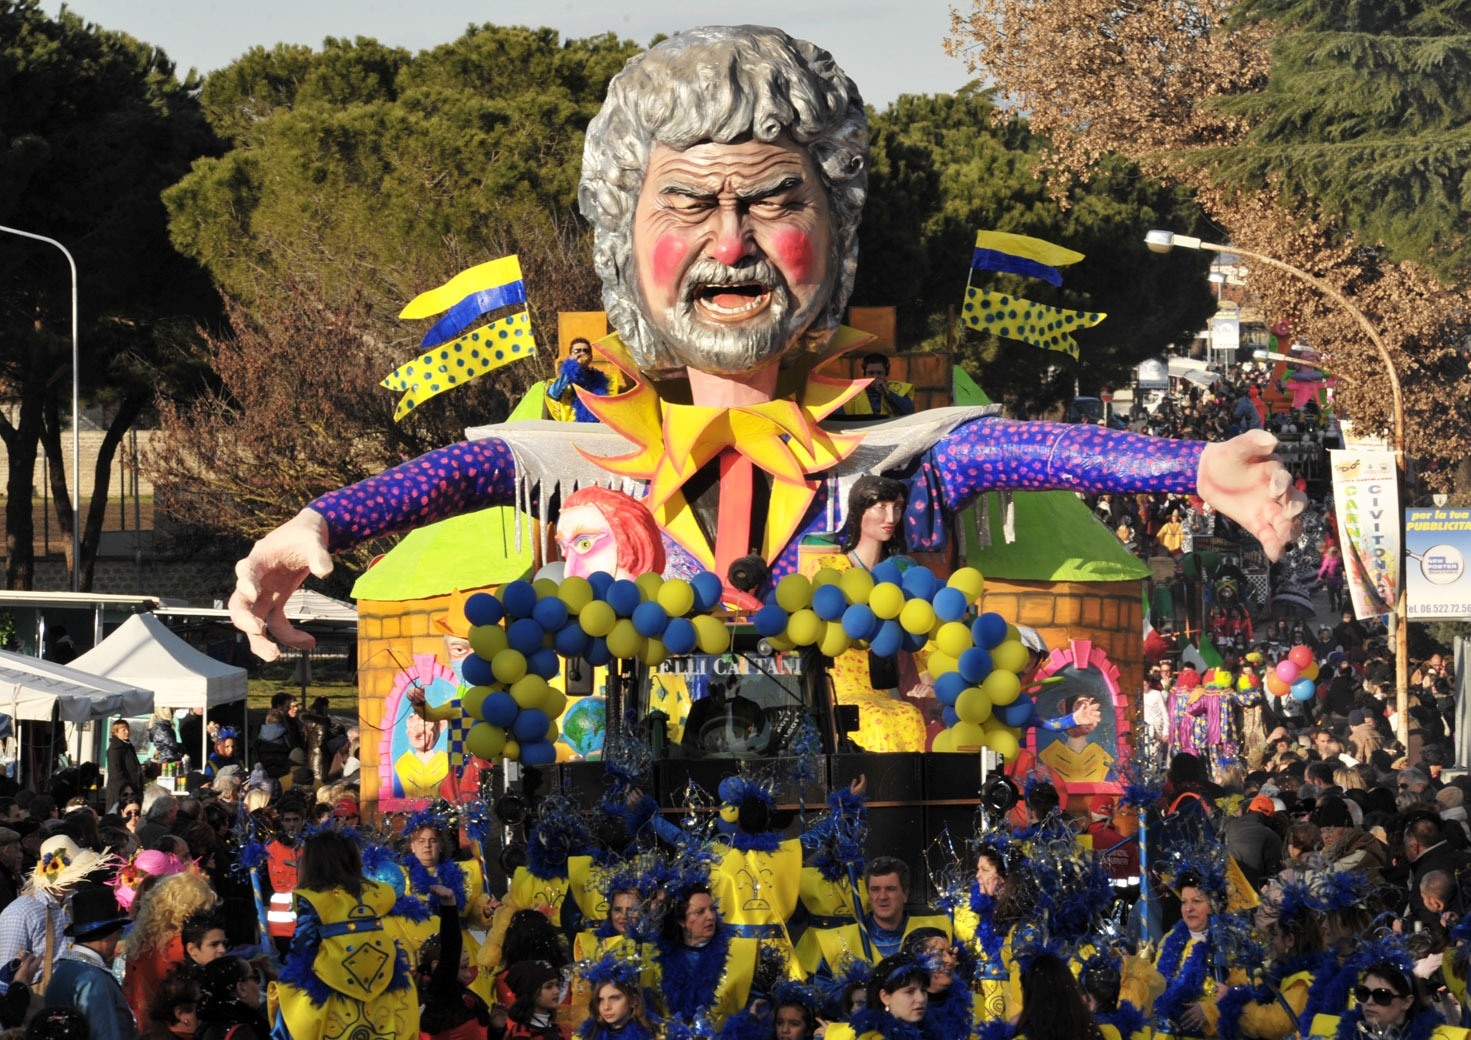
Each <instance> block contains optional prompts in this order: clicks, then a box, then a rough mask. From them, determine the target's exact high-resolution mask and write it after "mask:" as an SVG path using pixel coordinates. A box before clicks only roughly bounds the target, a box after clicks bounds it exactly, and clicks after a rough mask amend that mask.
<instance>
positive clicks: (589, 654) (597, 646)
mask: <svg viewBox="0 0 1471 1040" xmlns="http://www.w3.org/2000/svg"><path fill="white" fill-rule="evenodd" d="M582 659H583V660H584V661H586V662H587V663H588V664H590V665H592V666H593V667H594V668H602V667H603V666H604V665H606V664H607V663H608V662H609V661H611V660H613V655H612V653H610V652H609V650H608V641H607V640H606V639H604V638H603V637H602V636H593V637H592V639H591V640H589V641H588V644H587V650H586V651H584V653H583V655H582Z"/></svg>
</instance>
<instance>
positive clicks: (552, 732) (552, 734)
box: [547, 719, 562, 744]
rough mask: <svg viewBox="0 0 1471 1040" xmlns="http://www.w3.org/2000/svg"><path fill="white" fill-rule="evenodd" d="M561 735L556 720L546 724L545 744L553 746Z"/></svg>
mask: <svg viewBox="0 0 1471 1040" xmlns="http://www.w3.org/2000/svg"><path fill="white" fill-rule="evenodd" d="M561 735H562V731H561V729H560V728H559V727H558V726H557V720H556V719H553V720H552V721H551V722H548V723H547V743H548V744H555V743H556V742H557V738H558V737H560V736H561Z"/></svg>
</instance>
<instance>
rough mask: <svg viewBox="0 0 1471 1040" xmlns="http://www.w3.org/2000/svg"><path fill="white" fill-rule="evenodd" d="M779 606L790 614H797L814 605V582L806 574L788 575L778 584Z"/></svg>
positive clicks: (777, 599) (777, 598) (777, 600)
mask: <svg viewBox="0 0 1471 1040" xmlns="http://www.w3.org/2000/svg"><path fill="white" fill-rule="evenodd" d="M776 602H777V605H778V606H780V607H781V609H782V610H785V611H786V612H787V613H788V614H795V613H796V612H797V611H799V610H801V609H802V608H803V607H806V606H809V605H811V603H812V582H810V581H808V580H807V576H806V575H805V574H788V575H787V576H786V577H785V578H783V579H782V580H781V581H779V582H777V583H776Z"/></svg>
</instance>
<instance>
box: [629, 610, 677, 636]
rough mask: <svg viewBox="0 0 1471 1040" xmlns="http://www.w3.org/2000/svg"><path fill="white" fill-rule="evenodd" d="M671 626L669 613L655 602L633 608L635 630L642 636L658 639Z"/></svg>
mask: <svg viewBox="0 0 1471 1040" xmlns="http://www.w3.org/2000/svg"><path fill="white" fill-rule="evenodd" d="M668 626H669V612H668V611H666V610H665V609H664V608H663V607H661V606H659V604H657V603H655V602H654V601H653V600H649V601H648V602H647V603H640V604H639V605H638V606H636V607H634V608H633V629H634V631H635V632H637V633H638V634H639V635H641V636H647V637H648V638H650V639H658V638H659V637H660V636H662V635H663V634H664V629H665V628H667V627H668Z"/></svg>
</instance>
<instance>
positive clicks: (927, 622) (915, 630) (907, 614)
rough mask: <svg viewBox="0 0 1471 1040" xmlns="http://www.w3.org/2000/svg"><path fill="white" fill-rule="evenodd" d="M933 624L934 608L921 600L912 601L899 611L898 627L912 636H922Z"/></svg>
mask: <svg viewBox="0 0 1471 1040" xmlns="http://www.w3.org/2000/svg"><path fill="white" fill-rule="evenodd" d="M934 624H935V608H934V607H932V606H930V605H929V603H927V602H925V601H924V600H922V599H912V600H910V601H909V602H908V603H906V604H904V607H903V609H902V610H900V611H899V627H900V628H902V629H904V631H906V632H909V633H911V634H912V635H923V634H925V633H927V632H929V630H930V629H931V628H933V627H934Z"/></svg>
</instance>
